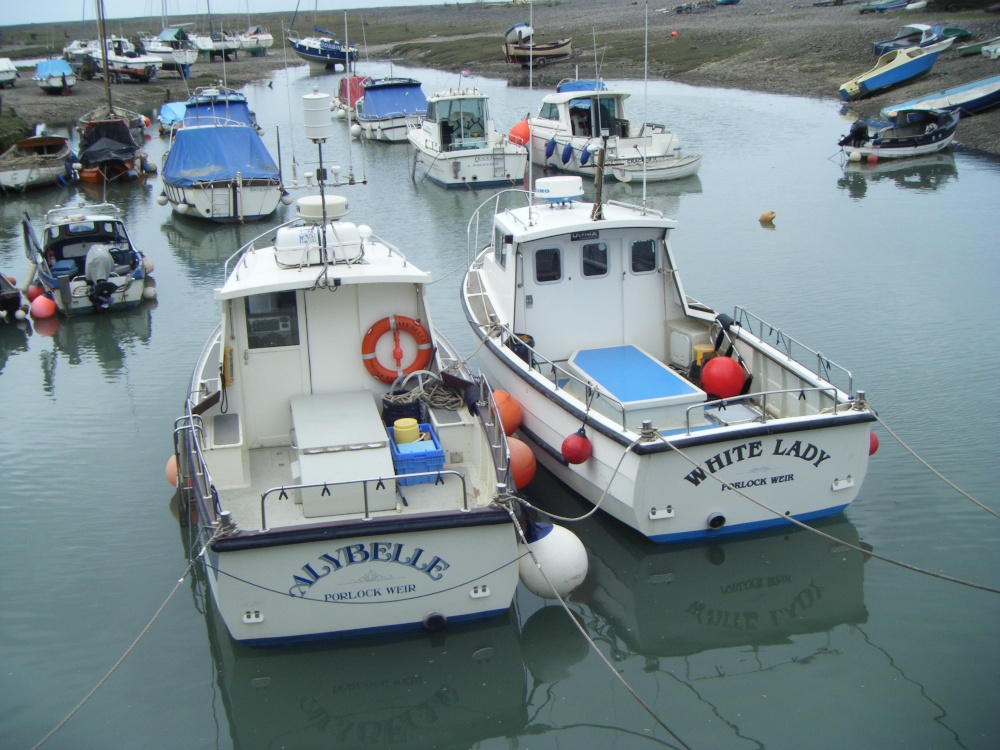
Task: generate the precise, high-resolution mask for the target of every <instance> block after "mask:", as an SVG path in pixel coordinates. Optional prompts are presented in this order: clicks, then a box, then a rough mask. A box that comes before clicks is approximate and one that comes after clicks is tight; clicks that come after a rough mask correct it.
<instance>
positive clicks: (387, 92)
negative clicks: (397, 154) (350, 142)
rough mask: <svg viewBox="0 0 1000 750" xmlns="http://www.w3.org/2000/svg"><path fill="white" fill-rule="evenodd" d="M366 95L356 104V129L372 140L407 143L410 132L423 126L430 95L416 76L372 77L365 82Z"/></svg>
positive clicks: (357, 132)
mask: <svg viewBox="0 0 1000 750" xmlns="http://www.w3.org/2000/svg"><path fill="white" fill-rule="evenodd" d="M362 88H363V89H364V96H362V97H361V99H359V100H358V101H357V102H356V103H355V105H354V122H355V126H352V132H353V133H354V134H355V135H361V136H362V137H364V138H366V139H368V140H370V141H388V142H390V143H406V140H407V137H406V134H407V133H408V132H409V131H410V130H412V129H414V128H419V127H420V121H421V120H422V119H423V118H424V115H426V114H427V97H426V96H425V95H424V92H423V90H422V89H421V88H420V81H418V80H416V79H413V78H372V79H371V80H370V81H367V82H366V83H363V84H362Z"/></svg>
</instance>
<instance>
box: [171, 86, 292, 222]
mask: <svg viewBox="0 0 1000 750" xmlns="http://www.w3.org/2000/svg"><path fill="white" fill-rule="evenodd" d="M170 132H171V143H170V146H169V148H168V149H167V152H166V153H165V154H164V156H163V169H162V173H163V193H162V194H161V195H160V197H159V202H160V204H161V205H166V204H167V203H168V202H169V203H170V204H171V205H172V206H173V208H174V210H175V211H177V212H178V213H182V214H186V215H188V216H193V217H199V218H202V219H209V220H211V221H218V222H248V221H257V220H259V219H262V218H264V217H265V216H268V215H270V214H271V213H273V212H274V210H275V209H276V208H277V207H278V204H279V203H280V202H281V201H282V200H283V199H284V200H286V201H287V202H290V199H288V198H286V196H287V193H286V191H285V188H284V186H283V184H282V181H281V172H280V171H279V170H278V166H277V165H276V164H275V162H274V159H273V157H272V156H271V154H270V152H269V151H268V150H267V146H266V145H265V144H264V141H263V140H262V139H261V137H260V134H259V128H258V127H257V121H256V117H255V116H254V114H253V112H251V111H250V108H249V105H248V104H247V99H246V96H245V95H244V94H243V93H241V92H238V91H233V90H230V89H222V88H215V87H213V88H207V89H198V90H197V91H196V92H195V94H194V95H193V96H192V97H191V98H190V99H189V100H188V101H187V102H186V103H185V108H184V118H183V121H182V122H181V124H180V125H178V126H176V127H174V128H172V129H171V131H170Z"/></svg>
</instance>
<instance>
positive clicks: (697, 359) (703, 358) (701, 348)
mask: <svg viewBox="0 0 1000 750" xmlns="http://www.w3.org/2000/svg"><path fill="white" fill-rule="evenodd" d="M714 356H715V347H713V346H712V345H711V344H695V345H694V363H695V364H696V365H703V364H705V363H706V362H708V360H710V359H711V358H712V357H714ZM713 367H714V365H713Z"/></svg>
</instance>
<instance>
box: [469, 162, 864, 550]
mask: <svg viewBox="0 0 1000 750" xmlns="http://www.w3.org/2000/svg"><path fill="white" fill-rule="evenodd" d="M582 194H583V185H582V182H581V179H580V177H578V176H566V177H549V178H543V179H539V180H538V181H537V183H536V190H535V192H534V193H533V194H529V193H525V192H524V191H518V190H508V191H504V192H502V193H499V194H498V195H497V196H494V197H493V198H491V199H490V200H488V201H487V202H485V203H484V204H483V205H482V206H481V207H480V208H479V209H478V210H477V212H476V214H475V215H474V216H473V217H472V220H471V221H470V222H469V252H470V261H471V265H470V268H469V271H468V273H467V275H466V278H465V281H464V284H463V287H462V299H463V304H464V308H465V314H466V317H467V319H468V322H469V324H470V325H471V327H472V330H473V332H474V334H475V335H476V337H477V338H478V339H479V340H480V341H481V345H480V348H479V349H478V353H477V360H478V362H479V366H480V368H481V369H482V371H483V373H484V374H485V375H486V377H487V379H488V380H489V382H490V383H491V385H492V386H493V387H494V388H497V389H500V390H503V391H506V392H508V393H510V394H511V395H512V396H513V397H514V398H515V399H516V400H517V401H518V403H519V404H520V407H521V411H522V415H523V420H522V422H521V427H520V430H521V434H523V435H524V436H525V437H526V438H528V440H529V442H531V443H533V444H534V445H535V447H536V451H535V454H536V456H537V458H538V460H539V461H540V462H541V463H543V464H544V465H545V466H546V467H548V468H549V469H550V470H551V471H552V472H553V473H554V474H555V475H556V476H557V477H558V478H559V479H560V480H562V481H563V482H564V483H565V484H567V485H568V486H570V487H571V488H572V489H574V490H576V491H577V492H579V493H580V494H581V495H583V496H584V497H585V498H586V499H587V500H589V501H590V502H591V503H594V504H599V506H600V508H601V510H603V511H605V512H607V513H609V514H611V515H612V516H614V517H615V518H617V519H619V520H620V521H622V522H623V523H625V524H628V525H629V526H631V527H633V528H634V529H636V530H638V531H639V532H641V533H643V534H645V535H646V536H647V537H649V538H650V539H653V540H654V541H657V542H674V541H688V540H698V539H707V538H713V537H719V536H723V535H728V534H734V533H739V532H746V531H752V530H756V529H762V528H766V527H771V526H781V525H785V524H788V523H789V521H788V518H795V519H798V520H800V521H808V520H810V519H815V518H820V517H823V516H829V515H834V514H837V513H839V512H841V511H842V510H843V509H844V508H846V507H847V505H848V504H849V503H850V502H851V501H852V500H853V499H854V498H855V497H856V496H857V494H858V490H859V488H860V486H861V483H862V481H863V480H864V477H865V474H866V472H867V468H868V457H869V450H870V445H871V444H872V443H871V441H870V434H871V433H870V429H869V426H870V423H871V422H872V421H874V419H875V417H874V415H873V413H872V412H871V410H870V409H869V408H868V405H867V403H866V401H865V397H864V392H863V391H857V390H855V388H854V382H853V378H852V376H851V374H850V372H848V371H847V370H844V369H843V368H841V367H839V366H838V365H836V364H834V363H833V362H830V361H829V360H828V359H827V358H825V357H823V356H822V355H820V354H818V353H817V352H815V351H812V350H810V349H808V348H807V347H805V346H803V345H801V344H799V343H798V342H797V341H796V340H795V339H791V338H789V337H788V335H787V333H786V332H785V331H784V330H782V329H780V328H777V327H772V326H769V325H768V324H767V323H764V322H763V321H761V320H760V319H758V318H757V317H755V316H753V315H752V314H751V313H749V312H748V311H747V310H745V309H743V308H736V309H735V310H734V314H733V315H732V316H730V315H726V314H718V313H716V312H715V311H714V310H712V309H710V308H708V307H707V306H705V305H703V304H701V303H699V302H697V301H696V300H694V299H693V298H691V297H689V296H688V295H687V294H686V292H685V290H684V287H683V285H682V283H681V279H680V275H679V273H678V270H677V263H676V261H675V260H674V256H673V252H672V250H671V248H670V243H669V238H670V234H671V233H672V232H673V230H674V229H675V228H676V226H677V223H676V222H675V221H673V220H671V219H668V218H666V217H664V216H663V215H662V214H661V213H659V212H657V211H653V210H650V209H648V208H647V209H643V208H640V207H637V206H629V205H627V204H623V203H619V202H617V201H615V202H609V203H608V204H606V205H604V204H602V203H601V201H600V198H599V197H598V199H597V202H596V203H595V204H590V203H584V202H582V201H580V200H579V199H580V197H581V196H582ZM513 202H517V203H520V204H521V205H520V206H519V207H512V206H511V203H513ZM832 380H837V381H838V382H839V383H840V385H835V384H834V383H833V382H831V381H832ZM749 498H752V500H751V499H749Z"/></svg>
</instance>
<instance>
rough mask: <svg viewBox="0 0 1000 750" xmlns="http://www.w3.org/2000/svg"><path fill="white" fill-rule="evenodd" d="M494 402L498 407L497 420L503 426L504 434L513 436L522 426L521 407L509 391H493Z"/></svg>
mask: <svg viewBox="0 0 1000 750" xmlns="http://www.w3.org/2000/svg"><path fill="white" fill-rule="evenodd" d="M493 401H494V402H495V403H496V405H497V419H499V420H500V424H501V425H502V426H503V431H504V434H506V435H507V436H510V435H513V434H514V433H515V432H516V431H517V428H518V427H520V426H521V405H520V404H519V403H517V400H516V399H515V398H514V397H513V396H511V395H510V394H509V393H507V391H493Z"/></svg>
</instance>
